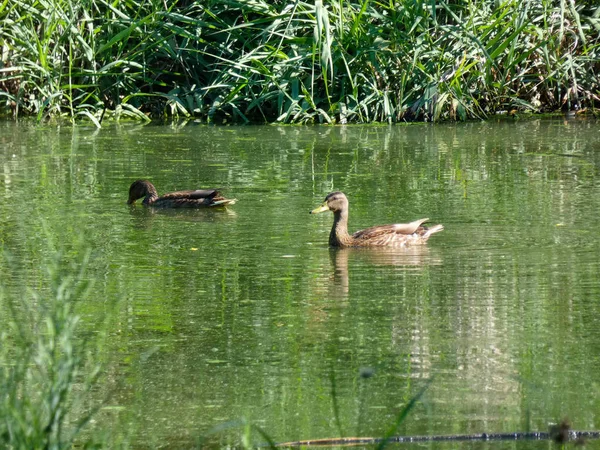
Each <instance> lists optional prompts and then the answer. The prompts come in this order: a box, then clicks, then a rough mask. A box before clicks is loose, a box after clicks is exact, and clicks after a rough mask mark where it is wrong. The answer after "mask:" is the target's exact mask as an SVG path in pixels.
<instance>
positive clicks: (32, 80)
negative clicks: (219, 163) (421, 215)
mask: <svg viewBox="0 0 600 450" xmlns="http://www.w3.org/2000/svg"><path fill="white" fill-rule="evenodd" d="M599 71H600V7H599V6H597V4H596V2H595V1H592V0H446V1H443V0H416V1H414V0H410V1H409V0H398V1H389V2H374V1H369V0H355V1H352V0H348V1H344V0H336V1H323V0H315V1H314V2H302V1H293V0H287V1H272V2H267V1H264V0H246V1H236V0H228V1H211V0H206V1H202V2H200V1H193V0H179V1H173V2H159V1H152V2H147V1H142V0H130V1H127V2H107V1H105V0H82V1H79V2H73V1H68V0H36V1H33V2H32V1H30V0H11V1H4V2H0V105H1V106H0V114H1V115H3V116H5V117H13V118H19V117H23V116H34V117H36V118H37V120H38V121H44V120H47V119H48V118H57V117H64V118H66V119H68V120H72V121H75V120H77V119H82V118H83V119H87V120H91V121H92V122H94V124H96V126H100V125H101V122H102V120H105V119H107V118H116V119H119V118H125V117H130V118H134V119H138V120H143V121H149V120H151V119H160V118H166V117H193V118H196V119H200V120H201V121H204V122H213V123H223V122H239V123H256V122H260V123H341V124H344V123H371V122H384V123H385V122H387V123H394V122H404V121H440V120H468V119H482V118H486V117H489V116H490V115H493V114H497V113H506V114H516V113H525V112H530V113H544V112H552V111H558V110H563V111H575V110H579V111H585V110H586V109H587V111H592V112H594V110H593V108H594V107H595V106H598V104H599V103H600V81H599V80H600V76H599V73H598V72H599Z"/></svg>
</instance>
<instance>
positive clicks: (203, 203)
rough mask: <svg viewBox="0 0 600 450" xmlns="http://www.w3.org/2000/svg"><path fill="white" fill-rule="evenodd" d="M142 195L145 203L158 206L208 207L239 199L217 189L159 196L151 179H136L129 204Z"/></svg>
mask: <svg viewBox="0 0 600 450" xmlns="http://www.w3.org/2000/svg"><path fill="white" fill-rule="evenodd" d="M142 197H144V200H142V204H143V205H145V206H152V207H156V208H206V207H214V206H228V205H233V204H234V203H235V202H236V201H237V200H236V199H228V198H225V197H223V196H222V195H221V193H220V192H219V191H218V190H217V189H197V190H190V191H177V192H170V193H168V194H164V195H161V196H159V195H158V193H157V192H156V188H155V187H154V185H153V184H152V183H151V182H150V181H148V180H136V181H134V182H133V183H132V184H131V186H130V187H129V199H128V200H127V204H128V205H133V204H134V203H135V201H136V200H137V199H140V198H142Z"/></svg>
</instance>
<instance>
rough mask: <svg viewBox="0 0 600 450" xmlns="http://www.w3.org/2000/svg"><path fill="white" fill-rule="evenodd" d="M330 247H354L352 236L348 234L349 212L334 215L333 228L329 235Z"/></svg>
mask: <svg viewBox="0 0 600 450" xmlns="http://www.w3.org/2000/svg"><path fill="white" fill-rule="evenodd" d="M329 245H333V246H336V247H344V246H348V245H352V236H350V235H349V234H348V210H341V211H335V212H334V213H333V226H332V227H331V233H329Z"/></svg>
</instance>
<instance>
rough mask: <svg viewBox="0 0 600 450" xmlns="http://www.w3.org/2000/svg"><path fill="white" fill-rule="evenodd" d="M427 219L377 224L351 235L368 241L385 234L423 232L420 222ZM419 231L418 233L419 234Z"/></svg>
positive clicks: (405, 234)
mask: <svg viewBox="0 0 600 450" xmlns="http://www.w3.org/2000/svg"><path fill="white" fill-rule="evenodd" d="M428 220H429V219H419V220H415V221H414V222H411V223H394V224H391V225H377V226H374V227H370V228H365V229H364V230H360V231H357V232H356V233H354V234H353V235H352V237H353V238H354V239H360V240H363V241H369V240H372V239H377V238H381V237H384V236H387V235H404V236H410V235H412V234H414V233H416V232H420V233H421V232H423V231H425V229H424V228H423V227H421V224H423V223H424V222H427V221H428ZM420 233H419V234H420Z"/></svg>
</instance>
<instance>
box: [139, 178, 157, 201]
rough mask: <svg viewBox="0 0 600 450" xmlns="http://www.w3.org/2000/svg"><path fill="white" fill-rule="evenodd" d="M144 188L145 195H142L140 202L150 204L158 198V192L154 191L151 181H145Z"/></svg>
mask: <svg viewBox="0 0 600 450" xmlns="http://www.w3.org/2000/svg"><path fill="white" fill-rule="evenodd" d="M145 188H146V189H145V190H146V196H145V197H144V200H142V203H143V204H144V205H151V204H152V203H154V202H155V201H156V199H157V198H158V192H156V188H155V187H154V185H153V184H152V183H145Z"/></svg>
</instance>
